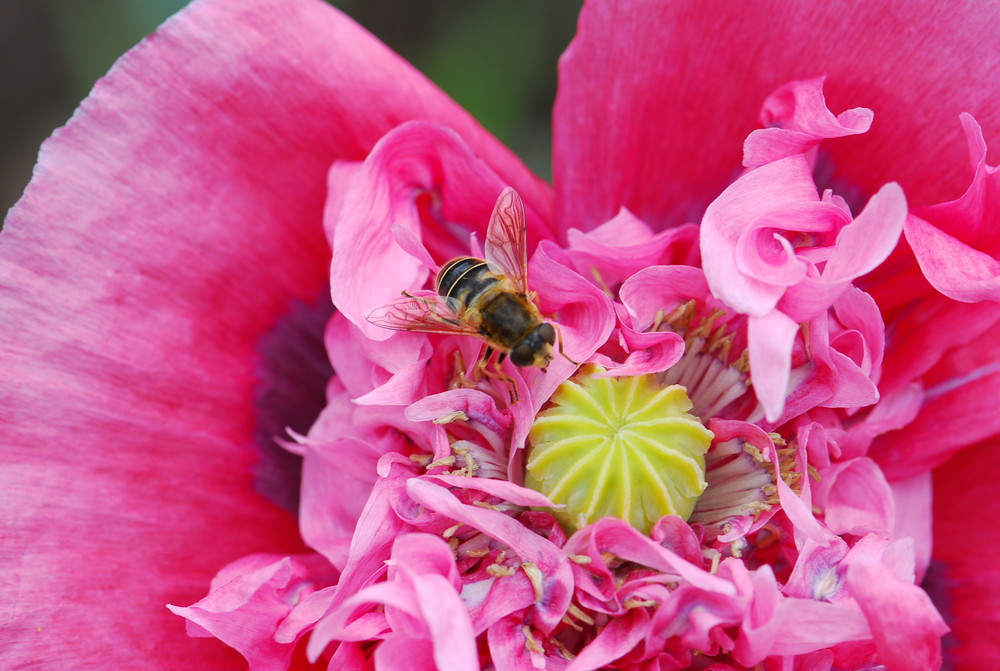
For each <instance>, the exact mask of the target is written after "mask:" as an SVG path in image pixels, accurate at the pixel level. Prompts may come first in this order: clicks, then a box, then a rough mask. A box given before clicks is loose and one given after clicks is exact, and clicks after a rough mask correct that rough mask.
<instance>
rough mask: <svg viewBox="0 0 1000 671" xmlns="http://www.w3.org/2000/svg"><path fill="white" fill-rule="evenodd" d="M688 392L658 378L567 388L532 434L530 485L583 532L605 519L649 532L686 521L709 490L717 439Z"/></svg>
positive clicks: (587, 381) (593, 381) (584, 380)
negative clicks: (671, 518)
mask: <svg viewBox="0 0 1000 671" xmlns="http://www.w3.org/2000/svg"><path fill="white" fill-rule="evenodd" d="M690 409H691V400H690V399H689V398H688V395H687V391H686V390H685V389H684V387H682V386H680V385H671V386H668V387H664V386H662V385H660V384H659V383H658V382H657V379H656V376H654V375H641V376H635V377H625V378H613V377H608V378H595V377H590V376H583V377H579V378H577V380H576V381H573V380H570V381H567V382H565V383H564V384H562V385H561V386H560V387H559V389H557V390H556V393H555V394H554V395H553V396H552V405H551V407H549V408H548V409H546V410H544V411H543V412H541V413H540V414H539V415H538V417H537V418H536V419H535V423H534V425H533V426H532V428H531V433H530V434H529V441H530V443H531V452H530V453H529V456H528V464H527V474H526V477H525V481H526V484H527V485H528V486H529V487H531V488H532V489H535V490H536V491H539V492H541V493H542V494H545V495H546V496H547V497H548V498H549V499H550V500H552V501H553V502H554V503H561V504H565V508H562V509H560V510H556V511H555V514H556V517H557V518H558V519H559V521H560V523H561V524H563V526H565V527H566V528H567V529H569V530H575V529H578V528H580V527H581V526H584V525H586V524H589V523H591V522H594V521H596V520H598V519H600V518H601V517H605V516H613V517H618V518H621V519H623V520H625V521H627V522H628V523H629V524H631V525H632V526H634V527H635V528H637V529H639V530H640V531H642V532H643V533H648V532H649V530H650V528H651V527H652V525H653V524H654V523H655V522H656V521H657V520H659V519H660V518H661V517H663V516H664V515H679V516H680V517H682V518H683V519H685V520H686V519H687V518H688V517H689V516H690V515H691V511H692V510H693V509H694V505H695V502H696V501H697V500H698V496H699V495H700V494H701V493H702V491H704V489H705V452H706V451H707V450H708V447H709V445H710V444H711V442H712V438H713V436H712V432H711V431H709V430H708V429H706V428H705V426H704V425H703V424H702V423H701V420H699V419H698V418H697V417H695V416H694V415H691V414H690V413H689V412H688V410H690Z"/></svg>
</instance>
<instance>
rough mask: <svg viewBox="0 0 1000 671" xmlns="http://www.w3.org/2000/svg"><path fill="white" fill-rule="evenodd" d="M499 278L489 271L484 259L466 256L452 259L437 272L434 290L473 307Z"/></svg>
mask: <svg viewBox="0 0 1000 671" xmlns="http://www.w3.org/2000/svg"><path fill="white" fill-rule="evenodd" d="M499 281H500V280H499V279H498V278H497V276H496V275H494V274H493V273H491V272H490V269H489V266H487V265H486V261H483V260H482V259H474V258H472V257H471V256H466V257H462V258H458V259H452V260H451V261H449V262H448V263H446V264H445V265H444V266H443V267H442V268H441V271H440V272H439V273H438V276H437V282H436V287H435V290H436V291H437V292H438V293H439V294H440V295H442V296H444V297H445V298H450V299H454V300H456V301H458V302H459V303H461V304H462V305H463V306H465V307H473V306H475V305H476V301H477V300H478V299H479V297H480V296H481V295H482V294H484V293H485V292H486V291H488V290H489V289H491V288H493V287H495V286H496V284H497V283H498V282H499Z"/></svg>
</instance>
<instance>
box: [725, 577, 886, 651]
mask: <svg viewBox="0 0 1000 671" xmlns="http://www.w3.org/2000/svg"><path fill="white" fill-rule="evenodd" d="M750 581H751V584H752V587H753V601H752V603H751V605H750V606H749V607H748V608H747V612H746V615H745V616H744V619H743V623H742V626H741V627H740V632H739V637H738V638H737V641H736V649H735V650H734V654H733V656H734V658H735V659H736V660H737V661H739V662H741V663H743V664H746V665H747V666H752V665H754V664H758V663H760V662H761V661H763V660H764V658H765V657H767V656H769V655H797V654H803V653H808V652H813V651H815V650H819V649H822V648H828V647H830V646H832V645H836V644H837V643H841V642H844V641H854V640H859V639H866V638H869V637H870V632H869V629H868V625H867V623H866V622H865V619H864V617H862V615H861V614H860V613H859V612H858V611H857V610H856V609H854V608H850V607H847V606H841V605H838V604H833V603H824V602H822V601H814V600H812V599H799V598H795V597H782V596H781V594H780V593H779V592H778V590H777V585H776V581H775V578H774V574H773V572H772V571H771V568H770V567H769V566H764V567H762V568H761V569H758V570H756V571H753V572H752V573H751V574H750Z"/></svg>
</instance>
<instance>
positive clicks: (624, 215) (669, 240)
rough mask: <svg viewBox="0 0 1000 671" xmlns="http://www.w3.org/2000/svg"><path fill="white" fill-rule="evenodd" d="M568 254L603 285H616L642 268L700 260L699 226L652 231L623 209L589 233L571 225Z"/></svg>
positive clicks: (581, 269) (579, 267) (581, 271)
mask: <svg viewBox="0 0 1000 671" xmlns="http://www.w3.org/2000/svg"><path fill="white" fill-rule="evenodd" d="M567 242H568V245H567V249H566V253H567V255H568V256H569V258H570V259H572V261H573V265H574V267H575V268H576V270H577V272H579V273H580V274H581V275H583V276H584V277H592V278H593V279H594V281H595V282H598V283H599V284H601V285H602V286H603V287H606V288H609V289H613V288H614V287H615V286H617V285H618V284H620V283H621V282H623V281H624V280H626V279H627V278H628V277H630V276H632V275H634V274H635V273H637V272H638V271H640V270H642V269H643V268H648V267H649V266H654V265H658V264H670V263H685V264H689V265H693V264H694V263H695V262H696V261H697V255H698V249H697V242H698V228H697V226H696V225H694V224H687V225H683V226H678V227H676V228H673V229H671V230H668V231H661V232H660V233H655V234H654V233H653V231H652V230H650V228H649V226H647V225H646V224H645V223H644V222H642V221H641V220H639V219H638V218H636V217H635V215H633V214H632V213H631V212H629V211H628V210H626V209H622V211H621V212H619V213H618V214H617V215H615V217H614V218H613V219H611V220H609V221H607V222H605V223H603V224H601V225H600V226H598V227H597V228H595V229H594V230H592V231H590V232H586V233H585V232H583V231H580V230H578V229H575V228H571V229H570V230H569V231H568V232H567Z"/></svg>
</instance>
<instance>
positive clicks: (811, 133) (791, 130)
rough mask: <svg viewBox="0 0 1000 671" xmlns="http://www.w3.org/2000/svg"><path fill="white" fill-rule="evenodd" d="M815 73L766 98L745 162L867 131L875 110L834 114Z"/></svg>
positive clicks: (777, 156) (747, 145)
mask: <svg viewBox="0 0 1000 671" xmlns="http://www.w3.org/2000/svg"><path fill="white" fill-rule="evenodd" d="M824 79H826V77H815V78H813V79H806V80H802V81H794V82H789V83H788V84H785V85H784V86H782V87H780V88H778V90H776V91H775V92H774V93H772V94H771V95H770V96H768V98H767V100H765V101H764V104H763V106H762V107H761V112H760V122H761V125H763V126H764V128H762V129H760V130H755V131H754V132H752V133H750V135H749V136H747V139H746V141H745V142H744V143H743V165H745V166H746V167H748V168H755V167H758V166H761V165H764V164H765V163H771V162H772V161H776V160H778V159H782V158H785V157H787V156H792V155H794V154H804V153H806V152H807V151H809V150H810V149H812V148H813V147H815V146H816V145H817V144H819V142H820V141H821V140H825V139H828V138H835V137H845V136H847V135H857V134H859V133H865V132H867V131H868V129H869V128H870V127H871V125H872V116H873V115H872V111H871V110H869V109H865V108H863V107H857V108H854V109H849V110H847V111H845V112H841V113H840V114H838V115H836V116H834V115H833V113H832V112H830V110H829V109H827V106H826V99H825V98H824V97H823V80H824Z"/></svg>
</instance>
